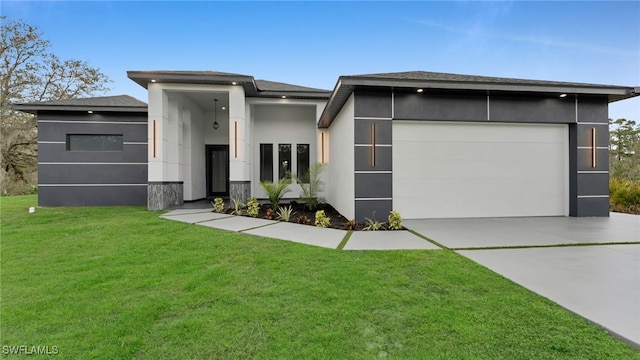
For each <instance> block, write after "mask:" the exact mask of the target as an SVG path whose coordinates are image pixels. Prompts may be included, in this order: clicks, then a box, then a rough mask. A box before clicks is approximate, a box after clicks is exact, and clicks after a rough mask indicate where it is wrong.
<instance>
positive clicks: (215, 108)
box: [213, 99, 220, 130]
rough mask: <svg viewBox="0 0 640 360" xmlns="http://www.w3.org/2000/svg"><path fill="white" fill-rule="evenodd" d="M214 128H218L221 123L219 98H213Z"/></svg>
mask: <svg viewBox="0 0 640 360" xmlns="http://www.w3.org/2000/svg"><path fill="white" fill-rule="evenodd" d="M213 101H214V103H213V104H214V105H213V129H214V130H218V128H219V127H220V125H219V124H218V99H213Z"/></svg>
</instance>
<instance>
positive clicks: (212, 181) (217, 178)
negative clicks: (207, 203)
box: [206, 145, 229, 197]
mask: <svg viewBox="0 0 640 360" xmlns="http://www.w3.org/2000/svg"><path fill="white" fill-rule="evenodd" d="M206 156H207V197H212V196H229V145H207V146H206Z"/></svg>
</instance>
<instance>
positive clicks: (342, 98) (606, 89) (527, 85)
mask: <svg viewBox="0 0 640 360" xmlns="http://www.w3.org/2000/svg"><path fill="white" fill-rule="evenodd" d="M356 88H371V89H390V90H391V91H395V90H399V89H404V91H406V89H424V90H432V91H438V90H440V91H468V92H479V91H481V92H486V93H487V94H492V93H496V94H497V93H500V94H514V95H516V94H517V95H519V96H522V95H531V96H549V97H556V96H558V95H559V94H567V95H573V96H578V97H579V96H589V97H592V96H603V97H605V96H606V97H607V99H608V102H609V103H612V102H615V101H620V100H624V99H629V98H633V97H636V96H640V87H626V86H613V85H596V84H581V83H564V82H552V81H536V80H521V81H517V82H512V83H510V82H503V83H499V82H483V81H446V80H414V79H384V78H374V77H366V76H365V77H360V76H342V77H340V78H339V79H338V82H337V83H336V86H335V88H334V90H333V92H332V93H331V97H330V99H329V102H328V103H327V106H326V107H325V110H324V111H323V113H322V115H321V116H320V119H319V121H318V127H319V128H328V127H329V126H330V125H331V123H332V122H333V119H334V118H335V117H336V115H337V114H338V112H339V111H340V110H341V109H342V107H343V106H344V104H345V103H346V102H347V100H348V99H349V97H350V96H351V94H352V93H353V91H354V90H355V89H356Z"/></svg>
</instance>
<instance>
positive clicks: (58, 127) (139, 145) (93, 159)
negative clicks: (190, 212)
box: [38, 111, 147, 206]
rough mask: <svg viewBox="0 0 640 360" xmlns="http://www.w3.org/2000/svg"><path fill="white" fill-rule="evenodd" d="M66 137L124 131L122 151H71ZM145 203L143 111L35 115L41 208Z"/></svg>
mask: <svg viewBox="0 0 640 360" xmlns="http://www.w3.org/2000/svg"><path fill="white" fill-rule="evenodd" d="M68 135H122V140H123V146H122V151H69V150H68V146H67V136H68ZM146 203H147V115H146V113H140V112H136V113H130V112H104V113H94V114H90V113H88V112H86V111H40V112H39V113H38V204H39V205H40V206H109V205H146Z"/></svg>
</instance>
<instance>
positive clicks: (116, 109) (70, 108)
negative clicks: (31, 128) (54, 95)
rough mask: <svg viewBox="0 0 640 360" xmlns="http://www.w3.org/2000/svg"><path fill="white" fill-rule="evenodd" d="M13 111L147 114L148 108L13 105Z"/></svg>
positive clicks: (33, 112)
mask: <svg viewBox="0 0 640 360" xmlns="http://www.w3.org/2000/svg"><path fill="white" fill-rule="evenodd" d="M11 109H13V110H18V111H23V112H26V113H30V114H34V115H37V114H38V111H85V112H86V111H95V112H139V113H146V112H147V111H148V110H147V107H146V106H144V107H138V106H73V105H38V104H11Z"/></svg>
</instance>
